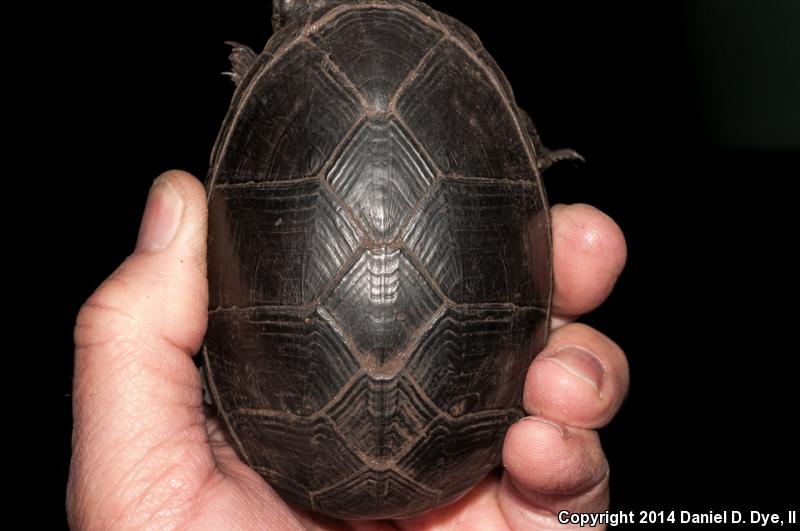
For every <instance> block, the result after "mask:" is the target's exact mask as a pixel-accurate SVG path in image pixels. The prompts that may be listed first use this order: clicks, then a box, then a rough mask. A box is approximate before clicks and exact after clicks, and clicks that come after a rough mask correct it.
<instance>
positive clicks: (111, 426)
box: [68, 171, 213, 527]
mask: <svg viewBox="0 0 800 531" xmlns="http://www.w3.org/2000/svg"><path fill="white" fill-rule="evenodd" d="M206 223H207V210H206V199H205V192H204V190H203V186H202V185H201V184H200V182H198V181H197V180H196V179H195V178H194V177H192V176H191V175H189V174H188V173H185V172H180V171H170V172H166V173H164V174H162V175H161V176H159V177H158V179H156V181H155V182H154V184H153V187H152V188H151V190H150V194H149V196H148V200H147V206H146V207H145V212H144V216H143V218H142V223H141V228H140V231H139V238H138V241H137V244H136V250H135V252H134V253H133V254H132V255H131V256H129V257H128V258H127V259H126V260H125V262H123V264H122V265H121V266H120V267H119V268H118V269H117V270H116V271H115V272H114V273H113V274H112V275H111V276H110V277H109V278H108V279H107V280H106V281H105V282H103V284H101V285H100V287H99V288H98V289H97V291H96V292H95V293H94V294H93V295H92V296H91V297H90V298H89V299H88V300H87V301H86V303H85V304H84V306H83V307H82V308H81V311H80V312H79V314H78V318H77V323H76V326H75V374H74V383H73V415H74V425H73V426H74V427H73V456H72V464H71V467H70V485H69V488H68V492H69V499H68V507H69V508H70V513H71V517H72V518H73V519H78V520H79V519H80V514H95V515H96V514H97V511H98V510H100V511H101V513H102V512H104V511H102V509H103V505H102V504H103V503H104V501H105V502H107V503H111V502H110V500H113V504H114V505H116V506H117V507H119V504H120V503H125V502H126V500H136V499H138V500H144V499H147V498H148V496H147V492H148V491H149V492H153V489H157V482H158V478H162V481H164V482H166V481H169V482H170V484H171V485H180V486H181V489H182V490H185V491H186V494H190V492H189V491H191V490H192V489H191V487H192V481H193V477H194V476H202V471H203V470H205V471H208V470H210V467H213V458H212V456H211V453H210V449H209V448H208V444H207V439H206V431H205V427H204V418H203V413H202V393H201V386H200V381H199V375H198V373H197V370H196V368H195V365H194V363H193V362H192V359H191V356H192V355H194V353H196V352H197V350H198V349H199V348H200V345H201V342H202V339H203V335H204V334H205V329H206V315H207V306H208V289H207V282H206V265H205V252H206V237H207V236H206ZM181 467H182V468H183V469H189V470H191V474H193V476H192V477H188V472H187V477H176V473H177V474H178V475H180V473H179V472H176V471H177V470H178V469H179V468H181ZM166 471H170V472H169V474H165V472H166ZM198 472H199V473H198ZM206 477H207V475H206ZM165 488H171V487H168V486H165ZM160 494H167V493H166V492H161V493H160ZM131 503H135V502H133V501H131ZM92 504H94V506H93V507H92V506H91V505H92ZM97 504H101V505H99V506H98V505H97ZM106 508H107V507H106ZM73 524H76V525H77V524H78V522H75V521H73ZM78 527H80V525H78Z"/></svg>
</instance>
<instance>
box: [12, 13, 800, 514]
mask: <svg viewBox="0 0 800 531" xmlns="http://www.w3.org/2000/svg"><path fill="white" fill-rule="evenodd" d="M268 4H269V3H268V2H266V1H263V2H250V3H248V2H225V3H213V2H212V3H199V2H172V3H170V4H168V5H167V4H166V3H151V4H148V3H142V2H138V3H129V4H124V3H122V4H107V5H98V6H94V7H91V8H90V7H81V6H76V5H64V6H63V7H59V8H55V11H52V10H50V11H48V13H47V15H46V18H47V21H46V25H43V26H42V27H41V28H40V32H39V34H38V35H39V37H40V39H39V40H40V42H39V44H40V45H44V47H45V48H46V51H44V52H42V53H41V54H39V58H40V59H41V60H43V61H44V64H46V65H47V69H46V71H45V72H44V76H43V78H44V79H45V81H44V82H38V83H32V84H31V86H32V88H30V89H29V92H28V97H27V99H17V100H16V101H14V102H12V103H11V106H14V105H19V106H25V105H27V107H28V108H32V112H34V113H42V115H43V116H45V117H46V127H44V128H41V127H40V128H39V129H36V130H35V132H34V131H33V130H27V132H26V133H25V135H23V136H27V138H28V139H29V140H32V141H33V142H32V144H33V145H34V147H36V146H38V148H37V151H36V155H31V156H29V159H28V166H27V168H28V170H27V172H26V174H25V175H23V177H25V178H26V179H29V180H28V181H27V184H26V186H27V191H26V192H25V193H26V194H27V195H24V196H14V197H7V198H6V204H7V207H8V208H9V209H11V208H14V207H15V205H13V204H12V203H14V202H16V201H25V204H27V205H31V201H32V206H33V207H35V208H36V211H37V212H41V214H36V215H35V216H30V217H31V218H33V219H29V220H28V221H27V222H26V223H28V225H27V226H26V229H27V230H30V231H31V233H30V234H31V238H29V239H28V245H31V246H32V249H31V251H30V254H29V255H28V257H30V259H29V260H28V261H27V262H26V263H28V264H30V265H31V268H30V269H31V271H32V272H33V273H34V274H35V275H36V281H35V282H33V283H32V285H34V286H35V288H37V289H35V290H34V294H35V295H34V296H33V297H30V295H28V296H27V297H26V298H27V299H33V302H34V303H36V304H37V305H39V308H42V307H46V308H47V309H48V311H47V312H46V313H45V314H41V313H39V314H34V313H31V314H29V317H31V319H32V320H33V321H34V323H33V324H35V325H36V327H35V328H34V330H35V331H34V332H32V334H35V335H32V334H28V335H26V336H25V337H27V338H29V339H35V341H34V343H35V344H36V345H38V347H36V348H34V349H30V345H29V344H28V346H27V347H26V348H27V349H28V351H29V353H27V354H25V356H27V358H28V359H32V360H34V361H35V364H36V365H37V366H36V367H35V368H34V369H31V370H33V371H38V372H37V373H35V374H39V373H41V372H46V374H47V376H48V377H52V378H53V381H49V380H48V379H45V380H44V383H37V385H44V386H45V390H44V392H41V393H40V392H38V391H37V392H36V393H35V394H37V395H40V396H44V397H45V400H46V404H44V406H43V407H42V409H41V411H45V412H46V415H45V416H44V417H37V418H35V419H34V421H35V423H36V424H38V425H39V426H41V424H42V423H43V424H44V425H45V426H46V427H47V428H49V429H51V430H52V431H53V434H52V435H48V436H47V437H46V438H44V439H41V440H44V441H45V445H44V447H45V448H46V450H43V451H42V450H39V451H38V452H37V454H36V455H37V457H36V460H35V461H36V463H37V464H38V465H40V467H34V468H33V469H30V470H32V471H30V470H29V472H28V476H29V479H31V474H33V475H35V477H33V478H32V479H33V481H34V483H35V484H36V485H38V490H37V492H38V493H39V494H37V496H40V497H41V496H42V493H43V492H47V496H48V497H47V504H46V505H47V507H48V508H52V514H53V515H55V517H56V518H57V519H58V521H59V522H63V514H64V513H63V503H64V489H65V484H66V483H65V482H66V475H67V468H68V460H69V452H70V450H69V434H70V427H71V417H70V415H71V413H70V388H71V370H72V360H71V356H72V353H71V349H72V336H71V334H72V326H73V321H74V317H75V314H76V313H77V311H78V309H79V307H80V304H81V302H82V301H83V300H84V299H85V298H86V297H87V296H88V295H89V294H90V293H91V291H92V290H93V289H94V287H95V286H96V285H97V284H99V282H100V281H101V280H102V279H103V278H105V276H106V275H107V274H108V273H110V272H111V271H112V270H113V269H114V268H115V267H116V265H117V264H118V263H119V262H121V261H122V259H124V257H125V256H126V255H127V254H128V253H129V252H131V250H132V248H133V245H134V241H135V237H136V232H137V226H138V221H139V216H140V215H141V212H142V209H143V206H144V200H145V198H146V194H147V190H148V188H149V186H150V184H151V182H152V180H153V179H154V178H155V177H156V176H157V175H158V174H159V173H160V172H162V171H164V170H167V169H170V168H181V169H185V170H188V171H190V172H192V173H194V174H195V175H197V176H198V177H199V178H204V177H205V172H206V170H207V164H208V157H209V153H210V150H211V147H212V144H213V141H214V139H215V135H216V132H217V128H218V127H219V125H220V124H221V121H222V118H223V116H224V113H225V111H226V109H227V105H228V102H229V101H230V97H231V95H232V93H233V84H232V83H231V82H230V81H229V79H228V78H226V77H224V76H222V75H220V72H222V71H225V70H228V69H229V67H228V62H227V55H228V47H226V46H224V45H223V41H224V40H236V41H239V42H243V43H246V44H248V45H250V46H252V47H253V48H254V49H256V50H259V49H260V48H261V47H263V45H264V43H265V42H266V39H267V38H268V37H269V35H270V32H271V30H270V20H269V17H270V6H269V5H268ZM609 4H610V3H608V2H593V3H589V2H566V1H559V2H524V3H523V2H445V1H438V2H431V5H433V6H434V7H435V8H437V9H440V10H442V11H445V12H447V13H449V14H452V15H454V16H456V17H457V18H460V19H461V20H462V21H464V22H465V23H467V24H468V25H469V26H471V27H472V28H473V29H474V30H475V31H476V32H477V33H478V35H479V36H480V37H481V39H482V40H483V42H484V45H485V46H486V48H487V49H488V50H489V52H490V53H491V54H492V55H493V56H494V57H495V58H496V60H497V62H498V63H499V64H500V66H501V67H502V68H503V69H504V71H505V72H506V74H507V76H508V78H509V80H510V82H511V85H512V86H513V87H514V90H515V93H516V96H517V100H518V103H519V104H520V105H521V106H522V107H523V108H525V109H527V110H528V111H529V112H530V114H531V116H532V118H533V120H534V122H535V123H536V124H537V127H538V128H539V131H540V133H541V135H542V137H543V140H544V141H545V143H546V144H547V145H549V146H550V147H554V148H556V147H573V148H575V149H577V150H578V151H580V152H581V153H582V154H583V155H584V156H585V157H586V159H587V162H586V163H585V164H582V165H571V164H565V165H563V166H560V167H558V168H556V169H553V170H551V171H550V172H548V174H547V175H546V177H545V183H546V187H547V190H548V193H549V196H550V199H551V202H552V203H558V202H566V203H571V202H586V203H591V204H593V205H596V206H598V207H599V208H601V209H603V210H604V211H605V212H607V213H608V214H610V215H611V216H612V217H613V218H614V219H616V220H617V221H618V223H619V224H620V225H621V227H622V228H623V230H624V231H625V234H626V237H627V241H628V246H629V255H630V256H629V262H628V265H627V268H626V270H625V272H624V273H623V275H622V277H621V279H620V281H619V284H618V286H617V289H616V290H615V292H614V294H613V295H612V296H611V297H610V299H609V300H608V302H607V303H606V304H605V305H604V306H603V307H602V308H601V309H599V310H597V311H595V312H593V313H592V314H590V315H588V316H586V317H585V318H584V321H586V322H588V323H590V324H592V325H594V326H597V327H598V328H599V329H600V330H601V331H603V332H604V333H606V334H607V335H609V336H610V337H611V338H613V339H614V340H616V341H617V342H618V343H619V344H620V345H621V346H622V347H623V348H624V349H625V350H626V352H627V354H628V356H629V359H630V365H631V376H632V385H631V390H630V394H629V397H628V400H627V402H626V404H625V405H624V407H623V409H622V411H621V412H620V414H619V415H618V417H617V418H616V420H615V421H614V422H613V423H612V424H611V425H610V426H609V427H608V428H605V429H603V430H602V432H601V435H602V439H603V443H604V446H605V449H606V451H607V454H608V457H609V460H610V462H611V467H612V489H613V490H612V509H619V510H640V509H655V510H661V509H664V510H671V509H677V510H680V509H691V510H698V511H703V510H706V511H707V510H712V509H713V510H722V509H741V510H750V509H762V510H781V509H783V508H788V505H789V504H790V503H794V504H795V507H796V503H797V500H798V499H800V497H798V496H797V494H798V489H797V487H796V484H795V481H796V479H797V476H798V471H799V470H798V457H797V453H798V451H797V442H796V441H797V438H796V436H795V435H793V431H792V430H794V428H795V427H796V424H797V421H796V415H797V412H796V410H797V404H798V400H797V391H796V389H797V387H798V373H797V372H796V358H797V356H798V347H797V345H796V340H795V337H794V332H795V312H796V310H795V305H794V303H793V296H794V291H795V290H794V276H795V274H796V271H797V267H796V260H797V259H796V258H795V257H794V254H793V253H794V252H795V247H796V245H797V237H796V223H795V216H796V211H797V207H796V201H795V196H794V194H793V192H791V189H792V185H793V184H794V181H795V179H796V178H797V177H798V175H799V172H798V170H800V140H798V137H799V136H800V113H798V99H800V82H798V79H799V78H800V74H798V71H797V70H798V66H797V64H800V56H798V49H800V40H798V37H797V35H796V33H797V27H798V26H800V17H798V15H799V14H800V13H798V10H797V9H796V7H795V6H796V4H795V5H792V3H791V2H777V1H775V2H749V3H745V2H727V3H725V2H714V1H708V2H700V3H695V4H692V3H690V2H686V3H681V2H641V3H640V4H635V3H632V2H626V3H611V5H609ZM698 6H699V7H698ZM792 27H794V30H793V32H794V34H792V31H790V29H791V28H792ZM19 44H20V48H19V49H23V48H24V46H23V45H24V43H19ZM795 61H796V62H795ZM34 177H35V178H34ZM26 198H27V199H26ZM31 198H32V199H31ZM37 256H40V257H41V258H37ZM39 267H42V270H41V271H40V270H39ZM42 304H43V305H45V306H41V305H42ZM42 315H46V316H47V317H46V321H45V328H44V330H46V332H42V330H43V329H42V328H41V326H42V323H43V320H42V317H41V316H42ZM28 324H31V321H29V322H28ZM39 349H41V352H42V353H43V354H44V361H43V362H41V359H42V358H41V357H40V355H39V354H38V352H39ZM36 381H37V382H41V381H42V380H40V379H38V378H37V379H36ZM42 419H44V420H42ZM29 420H30V419H29ZM43 456H44V457H43ZM50 458H52V463H51V461H50ZM51 492H52V497H51V496H50V493H51Z"/></svg>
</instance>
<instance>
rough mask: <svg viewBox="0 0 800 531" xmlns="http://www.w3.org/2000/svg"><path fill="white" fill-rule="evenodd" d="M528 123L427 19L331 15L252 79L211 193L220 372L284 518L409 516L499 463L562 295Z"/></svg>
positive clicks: (228, 414) (493, 71) (221, 401)
mask: <svg viewBox="0 0 800 531" xmlns="http://www.w3.org/2000/svg"><path fill="white" fill-rule="evenodd" d="M525 120H526V117H524V116H523V115H522V114H521V111H519V110H518V109H517V107H516V105H515V103H514V99H513V95H512V93H511V90H510V89H509V87H508V85H507V82H506V80H505V78H504V76H503V74H502V73H501V72H500V70H499V69H498V68H497V67H496V65H495V64H494V62H493V61H492V59H491V58H490V57H489V56H488V54H487V53H486V52H485V51H484V49H483V48H482V47H481V44H480V42H479V41H478V39H477V38H476V37H475V36H474V34H473V33H472V32H471V31H470V30H468V29H467V28H465V27H464V26H463V25H461V24H460V23H458V22H457V21H455V20H453V19H451V18H449V17H447V16H445V15H441V14H439V13H437V12H435V11H433V10H431V9H430V8H428V7H427V6H425V5H424V4H421V3H417V2H406V1H373V2H358V1H333V2H327V3H326V4H325V6H324V9H322V8H321V9H318V10H316V11H314V10H311V11H309V12H308V13H306V14H304V17H303V18H302V21H301V22H298V23H296V24H294V25H289V26H287V27H285V28H283V29H282V30H280V31H279V32H277V33H276V35H275V36H273V38H272V39H270V41H269V43H268V44H267V46H266V49H265V50H264V52H262V53H261V54H260V55H259V56H258V58H257V60H256V61H255V63H254V64H253V66H252V67H251V68H250V69H249V71H248V72H247V73H246V74H245V75H243V79H242V80H241V83H240V84H239V87H238V89H237V91H236V94H235V95H234V98H233V103H232V104H231V109H230V111H229V113H228V116H227V117H226V120H225V123H224V125H223V128H222V130H221V132H220V135H219V138H218V141H217V144H216V146H215V149H214V154H213V157H212V166H211V170H210V173H209V178H208V182H207V188H208V196H209V201H210V204H209V208H210V222H209V255H208V260H209V262H208V266H209V269H208V273H209V284H210V297H211V306H210V308H211V309H210V311H209V328H208V335H207V339H206V348H205V349H204V352H205V364H206V367H207V377H208V382H209V388H210V391H211V394H212V396H213V398H214V400H215V402H216V404H217V407H218V409H219V412H220V416H221V418H222V419H223V420H224V423H225V425H226V427H227V429H228V431H229V434H230V436H231V439H232V441H233V442H234V444H235V446H236V447H237V450H238V451H239V453H240V455H241V456H242V457H243V458H244V459H245V460H246V461H247V462H248V463H249V464H250V465H251V466H252V467H253V468H255V469H256V470H258V471H259V472H260V473H261V474H262V475H263V476H264V477H265V478H266V479H267V481H269V483H270V484H271V485H273V486H274V487H275V489H276V490H277V491H278V492H279V493H280V494H281V495H282V496H283V497H284V498H285V499H286V500H287V501H289V502H291V503H294V504H297V505H299V506H302V507H305V508H308V509H312V510H316V511H320V512H323V513H326V514H329V515H333V516H337V517H343V518H389V517H402V516H410V515H414V514H417V513H420V512H423V511H426V510H428V509H431V508H433V507H436V506H439V505H442V504H445V503H448V502H451V501H453V500H454V499H456V498H458V497H459V496H461V495H462V494H463V493H464V492H465V491H466V490H467V489H469V488H470V487H472V486H473V485H474V484H475V483H476V482H478V481H479V480H480V479H481V478H482V477H483V476H484V475H485V474H486V473H487V472H488V471H489V470H491V469H492V468H493V467H495V466H496V465H497V464H498V463H499V461H500V455H501V448H502V441H503V436H504V434H505V432H506V430H507V428H508V426H509V425H510V424H511V423H512V422H514V421H515V420H516V419H518V418H520V417H521V416H522V415H523V412H522V409H521V401H522V385H523V380H524V377H525V374H526V370H527V367H528V365H529V364H530V362H531V360H532V359H533V357H534V355H535V353H536V352H538V351H539V349H540V348H541V347H542V345H543V342H544V339H545V335H546V333H547V323H548V321H549V315H548V313H549V305H550V293H551V285H552V281H551V266H550V229H549V218H548V208H547V202H546V199H545V195H544V192H543V190H542V186H541V182H540V179H539V172H538V168H537V161H536V155H535V153H534V146H533V143H532V141H531V136H530V135H529V133H528V131H527V130H526V125H525V124H526V122H525Z"/></svg>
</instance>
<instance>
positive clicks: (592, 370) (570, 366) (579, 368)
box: [545, 345, 606, 394]
mask: <svg viewBox="0 0 800 531" xmlns="http://www.w3.org/2000/svg"><path fill="white" fill-rule="evenodd" d="M545 359H549V360H551V361H554V362H556V363H558V364H559V365H561V366H562V367H563V368H564V370H566V371H568V372H570V373H572V374H574V375H575V376H577V377H578V378H580V379H581V380H583V381H584V382H586V383H587V384H589V385H591V386H592V387H593V388H594V390H595V392H597V393H598V394H600V390H601V389H602V388H603V379H604V377H605V375H606V370H605V368H604V367H603V364H602V363H600V360H599V359H597V356H595V355H594V354H593V353H592V352H589V351H588V350H586V349H585V348H582V347H578V346H574V345H565V346H562V347H559V348H557V349H556V350H555V351H554V352H553V353H552V354H549V355H547V356H545Z"/></svg>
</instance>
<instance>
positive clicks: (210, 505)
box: [67, 171, 628, 531]
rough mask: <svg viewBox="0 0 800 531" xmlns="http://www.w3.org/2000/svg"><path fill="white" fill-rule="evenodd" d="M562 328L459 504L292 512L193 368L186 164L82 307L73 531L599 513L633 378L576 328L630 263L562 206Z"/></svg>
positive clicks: (509, 523)
mask: <svg viewBox="0 0 800 531" xmlns="http://www.w3.org/2000/svg"><path fill="white" fill-rule="evenodd" d="M552 213H553V251H554V274H555V286H556V289H555V293H554V303H553V304H554V306H553V313H554V317H553V333H552V334H551V337H550V340H549V342H548V345H547V347H546V348H545V350H544V351H543V352H542V353H541V354H540V355H539V356H538V357H537V358H536V360H535V361H534V362H533V364H532V365H531V367H530V369H529V371H528V375H527V380H526V385H525V396H524V407H525V410H526V411H527V412H528V413H529V414H530V415H531V416H529V417H526V418H525V419H523V420H521V421H519V422H517V423H516V424H514V425H513V426H512V427H511V428H510V429H509V431H508V433H507V435H506V440H505V445H504V451H503V462H504V466H505V471H504V472H503V473H502V474H501V475H500V474H491V475H489V476H488V477H487V478H486V479H485V480H484V481H483V482H481V483H480V484H479V485H478V486H477V487H475V489H473V490H472V491H470V493H468V494H467V495H466V496H465V497H464V498H462V499H461V500H459V501H458V502H456V503H454V504H452V505H450V506H447V507H444V508H441V509H438V510H435V511H431V512H429V513H426V514H424V515H421V516H418V517H415V518H410V519H405V520H396V521H393V522H385V521H383V522H336V521H332V520H330V519H326V518H322V517H319V516H317V515H311V514H308V513H304V512H301V511H297V510H295V509H293V508H291V507H289V506H288V505H286V504H285V503H284V502H283V501H282V500H281V499H280V497H279V496H278V495H277V494H275V492H274V491H273V490H272V488H271V487H270V486H269V485H268V484H267V483H266V482H265V481H264V480H263V479H262V478H261V476H259V475H258V474H257V473H256V472H255V471H253V470H252V469H251V468H249V467H248V466H247V465H246V464H244V463H243V462H242V461H241V460H240V459H239V458H238V457H237V455H236V453H235V452H234V450H233V448H232V447H231V446H230V445H229V444H228V443H227V440H226V438H225V435H224V433H223V432H222V430H221V428H220V426H219V425H218V424H217V423H216V421H215V420H214V418H213V417H211V416H208V415H207V414H206V413H205V411H204V406H203V391H202V386H201V382H200V377H199V374H198V372H197V369H196V368H195V365H194V363H193V362H192V356H193V355H194V354H195V353H196V352H197V351H198V349H199V348H200V345H201V343H202V341H203V336H204V334H205V330H206V318H207V309H208V308H207V305H208V288H207V282H206V257H205V252H206V227H207V212H206V200H205V191H204V190H203V187H202V185H201V184H200V183H199V182H198V181H197V180H196V179H195V178H193V177H192V176H191V175H189V174H187V173H185V172H179V171H171V172H167V173H165V174H163V175H161V176H160V177H159V178H158V179H157V180H156V183H155V184H154V186H153V188H152V189H151V192H150V196H149V198H148V203H147V207H146V209H145V214H144V218H143V220H142V227H141V229H140V233H139V240H138V242H137V246H136V251H135V252H134V253H133V254H132V255H131V256H130V257H128V258H127V259H126V260H125V262H123V264H122V265H121V266H120V267H119V268H118V269H117V270H116V271H115V272H114V273H112V275H111V276H110V277H109V278H108V279H107V280H106V281H105V282H103V284H102V285H101V286H100V287H99V288H98V289H97V291H96V292H95V293H94V294H93V295H92V296H91V297H90V298H89V299H88V300H87V301H86V303H85V304H84V306H83V307H82V308H81V311H80V313H79V315H78V318H77V323H76V326H75V377H74V389H73V413H74V428H73V443H72V445H73V453H72V462H71V466H70V476H69V484H68V487H67V510H68V514H69V520H70V524H71V525H72V527H73V528H76V529H126V528H133V529H143V528H148V529H149V528H154V529H172V528H181V529H182V528H198V529H270V530H272V529H280V530H283V529H303V528H312V529H356V530H362V529H363V530H366V529H370V530H376V529H383V528H386V529H398V528H399V529H413V530H423V529H451V528H455V527H456V526H458V529H459V530H469V529H480V530H482V531H486V530H489V529H495V530H499V529H515V530H522V529H546V528H554V527H559V528H561V527H563V526H559V525H558V524H557V523H556V520H555V513H557V512H558V511H559V510H561V509H567V510H570V511H602V510H604V509H605V508H606V507H607V505H608V465H607V463H606V460H605V457H604V455H603V452H602V449H601V448H600V443H599V439H598V436H597V434H596V432H595V431H593V430H594V429H596V428H598V427H601V426H603V425H604V424H606V423H607V422H609V421H610V419H611V418H612V417H613V416H614V414H615V413H616V412H617V410H618V408H619V406H620V404H621V403H622V400H623V398H624V396H625V394H626V392H627V387H628V367H627V362H626V360H625V356H624V354H623V353H622V351H621V350H620V348H619V347H618V346H617V345H615V344H614V343H613V342H612V341H611V340H609V339H608V338H606V337H605V336H603V335H601V334H600V333H599V332H597V331H595V330H594V329H592V328H590V327H587V326H584V325H580V324H575V323H572V321H573V320H574V319H575V318H576V317H577V316H578V315H580V314H582V313H585V312H587V311H590V310H592V309H593V308H595V307H596V306H598V305H599V304H600V303H601V302H603V300H604V299H605V298H606V297H607V296H608V294H609V293H610V291H611V289H612V288H613V285H614V282H615V281H616V278H617V276H618V275H619V273H620V271H621V270H622V267H623V266H624V263H625V256H626V251H625V242H624V239H623V236H622V233H621V232H620V230H619V228H618V227H617V225H616V224H614V222H613V221H612V220H611V219H610V218H608V217H606V216H605V215H604V214H602V213H600V212H599V211H597V210H595V209H593V208H592V207H589V206H586V205H572V206H562V205H557V206H555V207H553V210H552Z"/></svg>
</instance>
